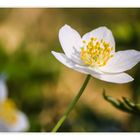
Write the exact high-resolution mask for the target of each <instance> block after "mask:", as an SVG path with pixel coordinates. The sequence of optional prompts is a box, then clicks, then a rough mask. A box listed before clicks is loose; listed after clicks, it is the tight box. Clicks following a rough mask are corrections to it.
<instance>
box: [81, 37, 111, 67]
mask: <svg viewBox="0 0 140 140" xmlns="http://www.w3.org/2000/svg"><path fill="white" fill-rule="evenodd" d="M83 43H84V47H82V48H81V53H80V55H81V60H82V61H83V62H84V63H85V64H86V65H89V66H92V67H94V66H98V67H101V66H104V65H106V63H107V62H108V60H109V59H110V58H111V57H113V55H112V51H113V47H111V46H110V43H108V42H105V41H104V40H103V39H101V41H97V38H94V37H92V38H91V39H90V41H89V42H88V43H87V42H86V41H85V40H84V41H83Z"/></svg>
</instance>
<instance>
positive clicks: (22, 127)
mask: <svg viewBox="0 0 140 140" xmlns="http://www.w3.org/2000/svg"><path fill="white" fill-rule="evenodd" d="M17 118H18V120H17V122H16V123H15V124H14V125H9V126H8V130H9V131H11V132H20V131H27V130H28V129H29V122H28V119H27V116H26V115H25V114H24V113H22V112H17Z"/></svg>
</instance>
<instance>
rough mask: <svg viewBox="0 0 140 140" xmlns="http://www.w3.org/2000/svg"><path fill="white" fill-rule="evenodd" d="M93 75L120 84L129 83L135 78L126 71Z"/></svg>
mask: <svg viewBox="0 0 140 140" xmlns="http://www.w3.org/2000/svg"><path fill="white" fill-rule="evenodd" d="M92 76H93V77H95V78H97V79H100V80H103V81H107V82H110V83H118V84H122V83H128V82H131V81H133V80H134V79H133V78H132V77H131V76H130V75H128V74H126V73H118V74H100V75H97V74H96V75H95V74H92Z"/></svg>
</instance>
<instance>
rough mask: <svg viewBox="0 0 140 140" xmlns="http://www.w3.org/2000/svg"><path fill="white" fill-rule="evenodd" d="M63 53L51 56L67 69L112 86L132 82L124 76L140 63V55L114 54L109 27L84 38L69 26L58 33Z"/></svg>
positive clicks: (94, 31) (132, 52) (127, 52)
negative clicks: (110, 83)
mask: <svg viewBox="0 0 140 140" xmlns="http://www.w3.org/2000/svg"><path fill="white" fill-rule="evenodd" d="M59 40H60V43H61V46H62V49H63V51H64V53H58V52H54V51H52V54H53V55H54V56H55V57H56V59H57V60H59V61H60V62H61V63H63V64H64V65H65V66H67V67H69V68H71V69H74V70H76V71H78V72H81V73H84V74H90V75H91V76H93V77H95V78H97V79H100V80H103V81H107V82H112V83H127V82H131V81H132V80H133V78H132V77H131V76H130V75H128V74H126V73H124V71H126V70H129V69H131V68H132V67H134V66H135V65H136V64H137V63H138V62H139V61H140V52H139V51H136V50H125V51H118V52H115V40H114V37H113V35H112V32H111V31H110V30H109V29H108V28H106V27H99V28H97V29H95V30H93V31H91V32H88V33H86V34H85V35H84V36H83V37H81V36H80V35H79V33H78V32H77V31H76V30H74V29H73V28H71V27H70V26H68V25H64V26H63V27H62V28H61V29H60V31H59Z"/></svg>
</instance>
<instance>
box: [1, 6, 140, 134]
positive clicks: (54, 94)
mask: <svg viewBox="0 0 140 140" xmlns="http://www.w3.org/2000/svg"><path fill="white" fill-rule="evenodd" d="M64 24H68V25H70V26H71V27H73V28H74V29H76V30H77V31H78V32H79V33H80V34H81V35H83V34H84V33H86V32H89V31H91V30H93V29H95V28H97V27H99V26H107V27H108V28H110V29H111V30H112V32H113V34H114V37H115V40H116V51H118V50H126V49H136V50H139V51H140V9H110V8H108V9H99V8H98V9H95V8H93V9H92V8H89V9H49V8H48V9H0V72H1V73H6V74H7V76H8V79H7V85H8V90H9V97H10V98H12V99H13V100H14V101H15V102H16V104H17V107H18V108H19V109H21V110H22V111H23V112H25V113H26V115H27V116H28V118H29V122H30V129H29V132H40V131H41V132H43V131H47V132H49V131H51V129H52V128H53V127H54V125H55V124H56V122H57V121H58V120H59V118H60V117H61V116H62V114H63V112H64V111H65V109H66V108H67V106H68V104H69V102H70V101H71V99H72V98H73V97H74V95H75V94H76V93H77V91H78V90H79V88H80V86H81V84H82V82H83V80H84V78H85V75H84V74H81V73H78V72H76V71H73V70H71V69H68V68H66V67H65V66H64V65H62V64H61V63H59V62H58V61H57V60H56V59H55V58H54V56H52V54H51V53H50V52H51V50H55V51H61V52H62V49H61V46H60V43H59V40H58V31H59V29H60V28H61V27H62V26H63V25H64ZM139 71H140V64H138V65H137V66H135V67H134V68H133V69H132V70H130V71H128V73H129V74H130V75H132V76H133V77H134V79H135V80H134V81H133V82H131V83H129V84H111V83H107V82H102V81H99V80H97V79H95V78H93V79H92V80H91V81H90V83H89V85H88V87H87V89H86V90H85V92H84V94H83V96H82V97H81V99H80V101H79V102H78V104H77V105H76V107H75V109H74V110H73V111H72V112H71V114H70V115H69V117H68V119H67V120H66V122H65V123H64V125H63V126H62V127H61V128H60V130H59V131H61V132H128V131H130V132H135V131H140V116H134V115H130V114H128V113H124V112H122V111H120V110H117V109H115V108H114V107H112V106H111V105H110V104H109V103H107V102H106V101H105V100H104V99H103V97H102V89H103V88H105V89H106V93H107V94H108V95H111V96H113V97H115V98H121V97H122V96H125V97H129V98H131V99H132V100H134V101H136V102H140V72H139Z"/></svg>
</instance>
